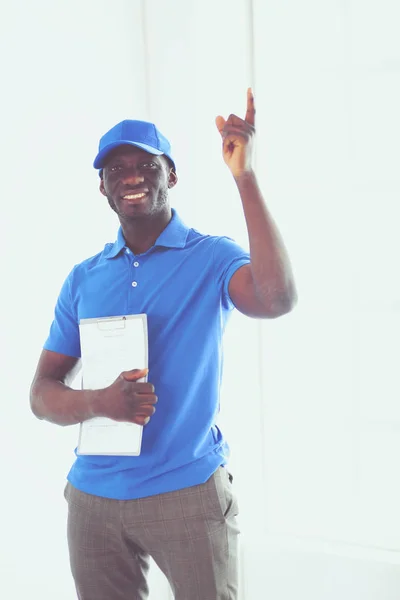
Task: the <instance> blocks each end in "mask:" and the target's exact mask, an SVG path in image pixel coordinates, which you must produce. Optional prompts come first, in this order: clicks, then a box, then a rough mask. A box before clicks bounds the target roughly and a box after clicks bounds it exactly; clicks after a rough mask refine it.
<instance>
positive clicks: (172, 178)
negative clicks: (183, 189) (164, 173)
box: [168, 169, 178, 189]
mask: <svg viewBox="0 0 400 600" xmlns="http://www.w3.org/2000/svg"><path fill="white" fill-rule="evenodd" d="M177 183H178V175H177V174H176V173H175V171H174V169H170V171H169V175H168V187H169V189H171V188H173V187H175V186H176V184H177Z"/></svg>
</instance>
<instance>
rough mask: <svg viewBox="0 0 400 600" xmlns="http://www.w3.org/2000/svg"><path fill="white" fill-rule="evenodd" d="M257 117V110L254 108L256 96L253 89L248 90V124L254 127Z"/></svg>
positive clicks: (246, 118)
mask: <svg viewBox="0 0 400 600" xmlns="http://www.w3.org/2000/svg"><path fill="white" fill-rule="evenodd" d="M255 117H256V109H255V106H254V94H253V90H252V89H251V88H249V89H248V90H247V110H246V117H245V121H246V123H249V125H253V126H254V123H255Z"/></svg>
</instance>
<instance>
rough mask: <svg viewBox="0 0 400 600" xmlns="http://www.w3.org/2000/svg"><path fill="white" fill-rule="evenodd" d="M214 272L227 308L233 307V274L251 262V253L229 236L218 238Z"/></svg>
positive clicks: (215, 249)
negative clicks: (230, 292)
mask: <svg viewBox="0 0 400 600" xmlns="http://www.w3.org/2000/svg"><path fill="white" fill-rule="evenodd" d="M213 259H214V272H215V276H216V282H217V285H218V286H219V289H220V292H221V297H222V303H223V305H224V307H225V308H227V309H232V308H234V304H233V302H232V300H231V298H230V296H229V291H228V287H229V282H230V280H231V277H232V275H233V274H234V273H235V272H236V271H237V270H238V269H240V267H243V265H248V264H249V263H250V254H249V253H248V252H247V251H246V250H244V249H243V248H241V247H240V246H239V245H238V244H237V243H236V242H234V240H232V239H231V238H228V237H220V238H218V240H217V242H216V244H215V247H214V258H213Z"/></svg>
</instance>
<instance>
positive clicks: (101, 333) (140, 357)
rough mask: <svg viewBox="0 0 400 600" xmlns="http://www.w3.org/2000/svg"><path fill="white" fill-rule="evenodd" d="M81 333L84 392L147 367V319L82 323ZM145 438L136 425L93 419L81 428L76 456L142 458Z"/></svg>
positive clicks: (134, 317)
mask: <svg viewBox="0 0 400 600" xmlns="http://www.w3.org/2000/svg"><path fill="white" fill-rule="evenodd" d="M79 332H80V341H81V354H82V389H102V388H105V387H107V386H109V385H111V384H112V383H113V382H114V381H115V380H116V378H117V377H118V375H120V373H121V372H122V371H130V370H131V369H146V368H147V367H148V336H147V315H145V314H139V315H122V316H115V317H104V318H98V319H81V320H80V323H79ZM146 379H147V378H146ZM141 381H145V379H142V380H141ZM142 434H143V427H142V426H141V425H137V424H136V423H124V422H120V421H114V420H112V419H108V418H106V417H94V418H93V419H88V420H87V421H83V422H82V423H81V424H80V429H79V440H78V448H77V454H79V455H106V456H139V455H140V450H141V445H142Z"/></svg>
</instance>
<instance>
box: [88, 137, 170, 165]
mask: <svg viewBox="0 0 400 600" xmlns="http://www.w3.org/2000/svg"><path fill="white" fill-rule="evenodd" d="M118 146H135V147H136V148H141V149H142V150H145V152H148V153H149V154H154V155H155V156H161V154H163V152H160V151H159V150H156V148H153V147H152V146H147V144H140V143H135V142H131V141H125V140H118V142H112V143H111V144H108V145H107V146H105V147H104V148H103V149H102V150H101V151H100V152H99V153H98V155H97V156H96V158H95V159H94V163H93V166H94V168H95V169H103V168H104V167H105V162H106V159H107V156H108V154H109V153H110V152H111V150H114V148H118Z"/></svg>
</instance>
